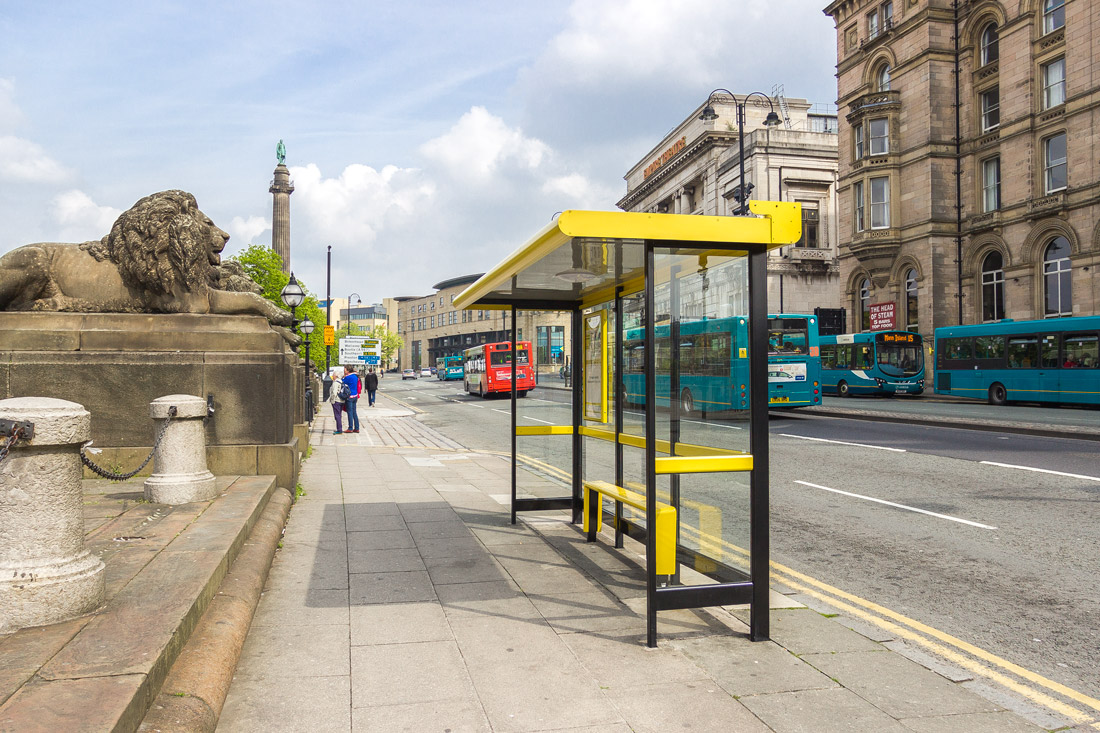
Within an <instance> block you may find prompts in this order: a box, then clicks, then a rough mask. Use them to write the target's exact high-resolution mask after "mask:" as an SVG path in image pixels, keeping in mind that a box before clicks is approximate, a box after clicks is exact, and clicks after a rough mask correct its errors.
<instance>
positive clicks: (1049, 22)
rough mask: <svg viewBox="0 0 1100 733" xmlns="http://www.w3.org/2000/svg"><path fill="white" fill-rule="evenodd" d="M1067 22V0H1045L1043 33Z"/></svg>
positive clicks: (1054, 29) (1056, 28)
mask: <svg viewBox="0 0 1100 733" xmlns="http://www.w3.org/2000/svg"><path fill="white" fill-rule="evenodd" d="M1065 24H1066V0H1043V34H1044V35H1046V34H1047V33H1050V32H1051V31H1056V30H1058V29H1059V28H1061V27H1062V26H1064V25H1065Z"/></svg>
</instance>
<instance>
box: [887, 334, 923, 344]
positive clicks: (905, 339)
mask: <svg viewBox="0 0 1100 733" xmlns="http://www.w3.org/2000/svg"><path fill="white" fill-rule="evenodd" d="M878 338H879V339H880V340H881V341H882V343H884V344H917V343H920V342H919V341H918V340H917V334H915V333H880V334H879V335H878Z"/></svg>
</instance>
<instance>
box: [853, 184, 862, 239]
mask: <svg viewBox="0 0 1100 733" xmlns="http://www.w3.org/2000/svg"><path fill="white" fill-rule="evenodd" d="M852 198H853V199H854V201H855V209H856V212H855V214H856V231H857V232H862V231H863V181H857V182H856V183H854V184H853V185H852Z"/></svg>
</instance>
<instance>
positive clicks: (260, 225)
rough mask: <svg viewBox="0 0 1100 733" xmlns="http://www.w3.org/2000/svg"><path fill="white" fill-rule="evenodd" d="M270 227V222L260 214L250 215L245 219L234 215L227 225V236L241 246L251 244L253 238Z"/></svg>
mask: <svg viewBox="0 0 1100 733" xmlns="http://www.w3.org/2000/svg"><path fill="white" fill-rule="evenodd" d="M270 228H271V224H270V223H269V222H268V220H267V219H265V218H264V217H262V216H250V217H248V218H247V219H245V218H244V217H240V216H234V217H233V220H232V221H231V222H229V226H228V229H229V236H230V237H231V238H232V240H233V242H234V244H236V245H238V246H240V247H241V248H244V247H247V246H248V245H250V244H252V243H253V242H252V240H253V239H255V238H256V237H258V236H259V235H260V234H261V233H263V232H265V231H267V230H268V229H270Z"/></svg>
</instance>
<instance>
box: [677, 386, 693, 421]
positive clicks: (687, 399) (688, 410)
mask: <svg viewBox="0 0 1100 733" xmlns="http://www.w3.org/2000/svg"><path fill="white" fill-rule="evenodd" d="M680 411H681V412H683V413H684V414H685V415H690V414H692V413H693V412H695V399H694V398H693V397H692V396H691V390H690V389H685V390H684V391H683V392H681V393H680Z"/></svg>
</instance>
